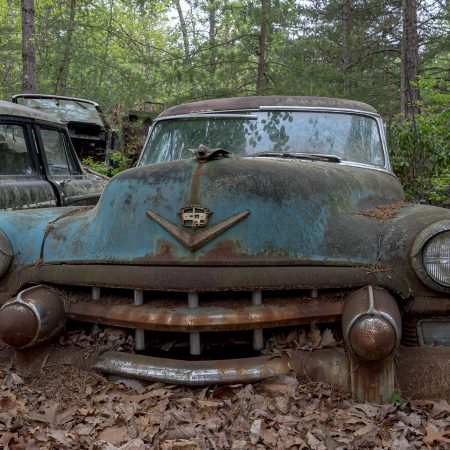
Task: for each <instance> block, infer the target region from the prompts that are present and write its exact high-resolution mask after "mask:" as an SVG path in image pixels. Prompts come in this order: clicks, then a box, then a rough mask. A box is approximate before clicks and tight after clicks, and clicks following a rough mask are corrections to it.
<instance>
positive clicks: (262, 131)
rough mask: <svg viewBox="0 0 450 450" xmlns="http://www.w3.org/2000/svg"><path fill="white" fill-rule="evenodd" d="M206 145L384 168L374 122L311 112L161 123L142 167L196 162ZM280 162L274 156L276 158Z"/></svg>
mask: <svg viewBox="0 0 450 450" xmlns="http://www.w3.org/2000/svg"><path fill="white" fill-rule="evenodd" d="M200 144H204V145H206V146H208V147H211V148H217V147H221V148H223V149H225V150H227V151H228V152H229V153H230V154H231V155H230V156H233V155H234V156H251V155H255V156H260V155H256V154H261V153H264V152H270V153H274V152H277V153H278V152H279V153H307V154H323V155H334V156H337V157H339V158H340V159H341V160H342V161H351V162H357V163H363V164H370V165H375V166H384V164H385V161H384V154H383V146H382V144H381V137H380V130H379V129H378V124H377V122H376V120H375V119H373V118H371V117H368V116H364V115H358V114H345V113H334V112H311V111H258V112H254V111H252V112H249V118H248V119H247V118H243V115H242V114H240V115H239V116H238V117H236V118H232V117H226V116H224V117H223V118H221V117H220V114H214V115H212V116H210V117H208V115H207V114H205V115H204V117H198V116H195V117H189V116H186V118H176V119H168V120H161V121H159V122H157V123H156V124H155V126H154V128H153V130H152V133H151V135H150V137H149V139H148V141H147V143H146V145H145V147H144V150H143V154H142V157H141V160H140V164H141V165H145V164H153V163H159V162H164V161H171V160H177V159H189V158H192V152H190V151H189V150H190V149H195V148H197V147H198V146H199V145H200ZM275 156H276V155H275Z"/></svg>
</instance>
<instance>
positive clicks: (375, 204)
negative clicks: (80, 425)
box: [0, 96, 450, 402]
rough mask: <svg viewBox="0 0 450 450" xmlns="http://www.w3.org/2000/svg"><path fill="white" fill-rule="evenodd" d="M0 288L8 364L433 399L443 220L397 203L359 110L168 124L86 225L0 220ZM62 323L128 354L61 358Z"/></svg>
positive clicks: (374, 120)
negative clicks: (118, 333) (128, 342)
mask: <svg viewBox="0 0 450 450" xmlns="http://www.w3.org/2000/svg"><path fill="white" fill-rule="evenodd" d="M30 223H32V224H33V226H32V227H30ZM0 277H1V281H0V300H1V303H2V305H3V306H2V308H1V310H0V338H1V340H2V341H3V342H4V343H5V344H7V345H8V346H9V347H10V348H12V349H14V351H13V356H12V357H13V359H14V361H15V364H16V365H17V366H18V367H21V366H23V367H29V368H30V367H32V370H39V369H41V368H42V367H43V366H45V365H46V364H55V362H59V363H62V362H64V363H70V364H78V365H80V364H83V367H86V368H89V369H95V370H98V371H100V372H102V373H107V374H114V375H118V376H122V377H135V378H138V379H142V380H148V381H161V382H167V383H177V384H184V385H190V386H198V385H210V384H220V383H244V382H253V381H257V380H262V379H264V378H267V377H272V376H282V375H288V374H291V373H293V372H294V373H296V374H297V375H298V376H299V377H300V378H301V379H303V380H313V381H314V380H315V381H323V382H326V383H329V384H331V385H332V386H334V387H335V388H338V389H343V390H348V391H350V392H351V393H352V395H353V397H354V398H357V399H360V400H367V401H372V402H388V401H390V400H391V399H392V398H393V396H394V395H402V396H404V397H406V398H407V397H428V398H433V397H441V398H442V397H448V396H449V394H450V348H449V344H450V210H448V209H445V208H439V207H434V206H429V205H416V204H412V203H408V202H405V198H404V193H403V190H402V186H401V185H400V183H399V180H398V179H397V177H396V176H395V175H394V173H393V171H392V168H391V165H390V162H389V155H388V150H387V144H386V138H385V132H384V126H383V122H382V119H381V117H380V115H379V114H378V113H377V111H376V110H375V109H374V108H372V107H371V106H369V105H367V104H364V103H361V102H357V101H352V100H340V99H333V98H322V97H275V96H274V97H244V98H226V99H217V100H205V101H200V102H194V103H187V104H182V105H179V106H174V107H171V108H169V109H167V110H165V111H164V112H163V113H161V114H160V115H159V116H158V118H156V120H155V121H154V122H153V123H152V126H151V129H150V131H149V135H148V138H147V141H146V143H145V146H144V149H143V151H142V154H141V156H140V159H139V161H138V163H137V167H135V168H132V169H129V170H126V171H124V172H121V173H119V174H118V175H116V176H115V177H113V178H112V179H111V180H110V182H109V184H108V185H107V187H106V189H105V190H104V192H103V194H102V196H101V199H100V201H99V203H98V204H97V205H96V206H95V207H93V208H92V209H85V208H82V209H80V208H78V209H72V210H68V211H67V212H64V213H61V211H59V210H57V209H44V210H41V211H39V212H32V211H28V212H27V213H26V214H24V213H23V212H17V213H3V214H0ZM74 326H76V327H80V326H83V327H87V328H88V329H89V327H92V326H93V327H97V328H98V327H109V328H111V327H118V328H120V329H121V330H125V331H126V332H127V333H129V334H130V336H132V337H133V340H132V342H133V346H132V348H128V349H124V348H115V349H114V348H112V349H111V348H108V349H106V350H105V349H103V350H104V351H102V352H100V351H99V350H98V349H97V350H96V349H94V348H91V349H89V350H87V349H86V348H77V347H76V346H72V347H70V348H63V349H62V348H61V345H60V344H59V343H58V341H57V340H55V338H56V337H57V336H59V335H60V334H61V333H62V331H63V329H64V327H65V329H66V330H70V329H71V327H74ZM299 330H300V331H302V330H303V331H304V333H303V334H301V333H300V331H299ZM293 333H294V334H293ZM295 333H297V334H295ZM317 333H319V335H320V336H322V338H320V339H318V340H316V341H317V342H316V343H315V344H310V343H308V342H307V340H306V341H301V340H300V338H299V336H301V335H302V336H305V335H306V336H312V335H315V334H317ZM325 335H326V336H328V337H327V339H323V337H324V336H325ZM280 336H297V338H295V339H291V338H289V339H288V338H286V339H284V341H283V338H281V339H280ZM319 341H320V342H319ZM277 342H282V343H283V342H285V343H286V345H287V344H289V345H287V347H286V348H283V347H282V346H281V347H280V346H279V345H278V344H277ZM274 343H275V344H276V345H275V344H274ZM332 343H333V344H332ZM93 347H96V346H93ZM30 370H31V369H30Z"/></svg>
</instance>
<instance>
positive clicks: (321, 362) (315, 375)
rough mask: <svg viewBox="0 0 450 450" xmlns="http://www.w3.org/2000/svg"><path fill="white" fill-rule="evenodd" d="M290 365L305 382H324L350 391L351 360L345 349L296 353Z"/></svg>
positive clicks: (292, 356)
mask: <svg viewBox="0 0 450 450" xmlns="http://www.w3.org/2000/svg"><path fill="white" fill-rule="evenodd" d="M289 365H290V367H291V369H292V370H294V371H295V372H296V374H297V376H298V377H299V379H300V380H301V381H303V382H309V381H323V382H324V383H327V384H329V385H330V386H333V387H335V388H338V389H342V390H345V391H350V358H349V356H348V355H347V353H346V352H345V350H344V349H343V348H331V349H320V350H314V351H312V352H306V351H296V352H293V354H292V355H291V358H290V362H289Z"/></svg>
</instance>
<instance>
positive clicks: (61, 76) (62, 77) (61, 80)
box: [55, 0, 77, 94]
mask: <svg viewBox="0 0 450 450" xmlns="http://www.w3.org/2000/svg"><path fill="white" fill-rule="evenodd" d="M76 3H77V2H76V0H70V16H69V25H68V27H67V35H66V42H65V46H64V54H63V57H62V59H61V64H60V66H59V69H58V75H57V77H56V83H55V94H58V93H59V92H60V91H61V92H64V91H65V89H66V86H67V74H68V72H69V64H70V57H71V52H72V37H73V31H74V29H75V14H76V7H77V5H76Z"/></svg>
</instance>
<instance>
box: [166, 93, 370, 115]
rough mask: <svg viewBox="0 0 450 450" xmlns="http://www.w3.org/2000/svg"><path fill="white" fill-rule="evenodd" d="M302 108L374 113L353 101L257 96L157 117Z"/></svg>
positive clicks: (174, 110) (193, 106)
mask: <svg viewBox="0 0 450 450" xmlns="http://www.w3.org/2000/svg"><path fill="white" fill-rule="evenodd" d="M262 106H263V107H270V106H275V107H277V108H278V107H286V108H289V107H304V108H331V109H345V110H353V111H362V112H369V113H372V114H373V113H376V112H377V111H376V109H375V108H373V107H372V106H370V105H367V104H366V103H362V102H358V101H355V100H345V99H340V98H329V97H300V96H267V97H263V96H259V97H231V98H219V99H216V100H203V101H199V102H193V103H184V104H182V105H178V106H173V107H171V108H168V109H166V110H165V111H163V112H162V113H161V114H160V115H159V117H167V116H178V115H182V114H191V113H199V112H207V111H234V110H240V109H259V108H260V107H262Z"/></svg>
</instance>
